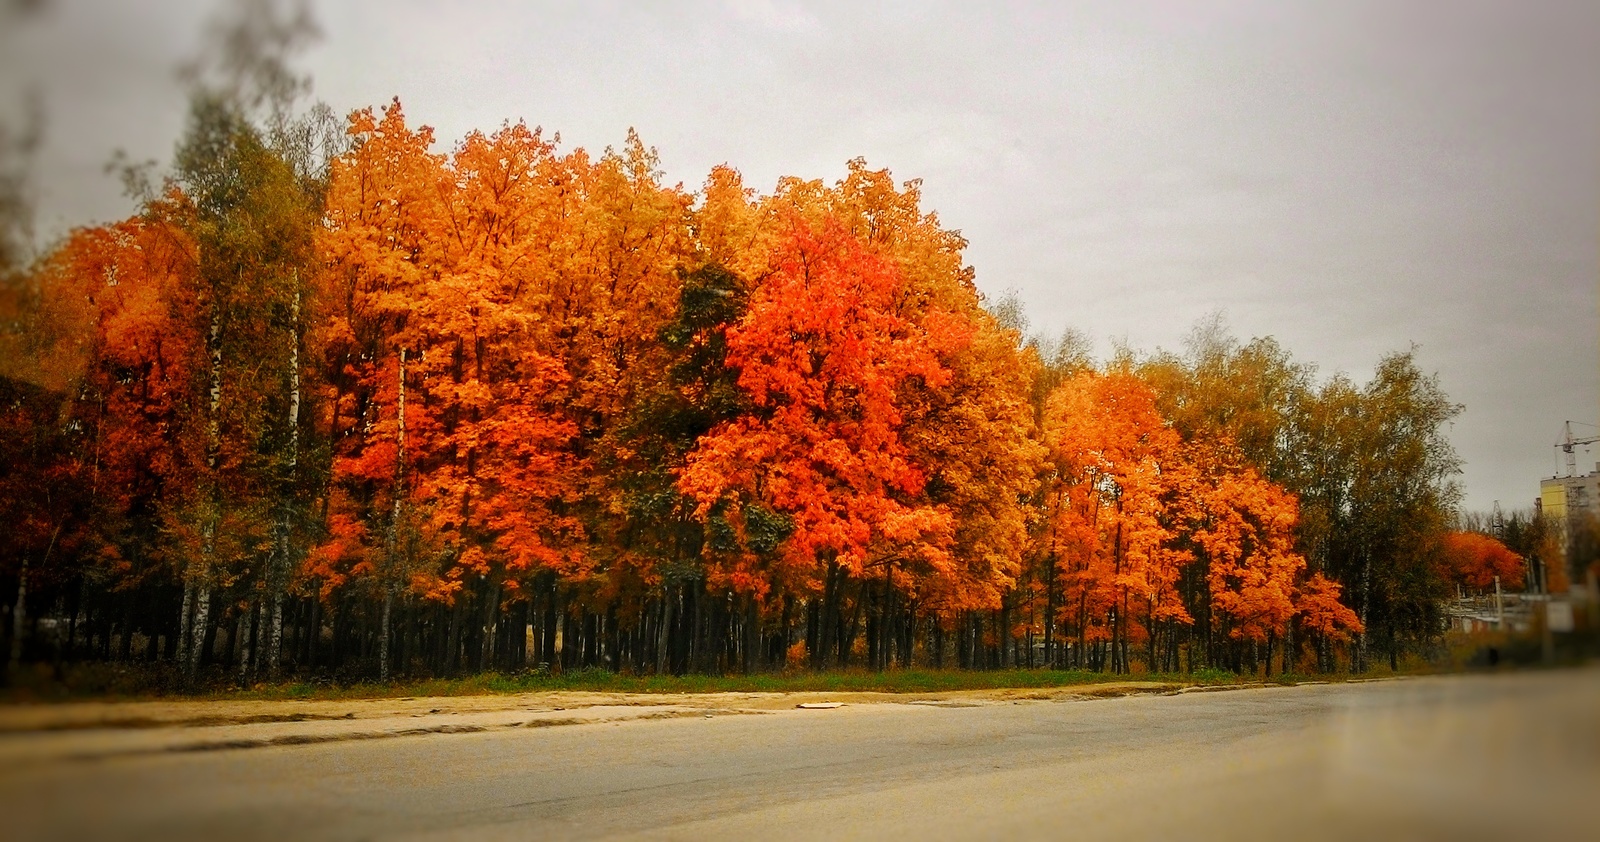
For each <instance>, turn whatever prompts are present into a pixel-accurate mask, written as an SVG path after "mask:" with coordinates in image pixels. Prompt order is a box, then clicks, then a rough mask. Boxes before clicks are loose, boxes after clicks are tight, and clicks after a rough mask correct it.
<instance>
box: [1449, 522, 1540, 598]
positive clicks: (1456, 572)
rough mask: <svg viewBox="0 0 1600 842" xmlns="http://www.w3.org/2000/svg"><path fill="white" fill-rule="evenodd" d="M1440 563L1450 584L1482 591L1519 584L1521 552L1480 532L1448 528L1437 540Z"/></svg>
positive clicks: (1521, 562)
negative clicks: (1518, 552) (1449, 530)
mask: <svg viewBox="0 0 1600 842" xmlns="http://www.w3.org/2000/svg"><path fill="white" fill-rule="evenodd" d="M1439 563H1440V565H1441V566H1442V568H1443V570H1442V572H1443V573H1444V575H1445V577H1446V578H1447V579H1448V580H1449V581H1450V582H1451V584H1454V585H1457V586H1459V587H1462V588H1465V589H1467V590H1469V591H1474V592H1482V591H1486V590H1491V589H1493V588H1495V587H1496V586H1499V587H1503V588H1507V589H1510V588H1513V587H1517V586H1519V585H1520V582H1521V580H1522V576H1523V571H1524V568H1525V566H1526V563H1525V562H1524V560H1523V558H1522V556H1519V555H1517V554H1516V553H1514V552H1512V551H1511V550H1510V549H1508V548H1507V547H1506V545H1505V544H1502V543H1501V542H1499V541H1497V540H1495V539H1494V538H1492V537H1490V536H1488V535H1484V534H1483V533H1481V532H1449V533H1446V534H1445V536H1444V538H1443V539H1442V540H1441V541H1440V547H1439Z"/></svg>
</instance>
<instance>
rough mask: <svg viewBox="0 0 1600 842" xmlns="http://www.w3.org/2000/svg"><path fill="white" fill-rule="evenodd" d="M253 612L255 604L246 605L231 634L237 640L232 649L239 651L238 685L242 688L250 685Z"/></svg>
mask: <svg viewBox="0 0 1600 842" xmlns="http://www.w3.org/2000/svg"><path fill="white" fill-rule="evenodd" d="M254 612H255V604H254V603H253V602H251V603H246V604H245V607H244V610H243V611H240V612H239V622H238V624H237V627H236V628H235V629H234V632H233V634H234V636H235V637H236V638H237V640H238V642H237V643H236V644H234V648H235V649H237V650H239V685H240V686H242V687H247V686H249V684H250V649H251V647H250V637H251V635H250V632H251V630H252V628H253V627H254V625H255V624H254V623H252V622H250V619H251V618H250V615H251V614H253V613H254Z"/></svg>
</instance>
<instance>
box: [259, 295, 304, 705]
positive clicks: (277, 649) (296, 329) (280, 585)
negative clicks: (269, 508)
mask: <svg viewBox="0 0 1600 842" xmlns="http://www.w3.org/2000/svg"><path fill="white" fill-rule="evenodd" d="M290 314H291V317H292V319H293V321H292V322H291V326H290V329H289V418H288V423H289V466H288V476H289V483H288V488H287V489H285V495H286V496H287V495H289V494H293V493H294V479H295V471H296V469H297V468H298V467H299V465H300V275H299V273H298V272H296V273H295V275H294V304H293V307H292V308H291V310H290ZM280 504H281V505H282V507H283V512H282V519H281V520H280V522H279V524H278V546H277V547H276V548H275V549H274V553H273V560H272V565H271V567H270V568H269V569H268V575H269V577H270V578H269V579H268V581H267V589H268V593H269V595H270V596H271V597H272V613H271V617H270V618H269V629H268V632H267V671H268V673H269V674H270V675H271V676H272V677H273V678H277V677H278V675H279V673H280V664H281V663H282V661H281V658H282V653H283V594H284V591H286V590H287V589H288V585H289V565H290V562H291V560H292V559H291V557H290V546H289V535H290V530H291V526H292V524H291V523H290V516H291V514H292V512H293V510H294V509H293V506H292V505H291V502H290V501H289V500H288V499H285V500H282V501H280Z"/></svg>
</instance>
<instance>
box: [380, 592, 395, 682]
mask: <svg viewBox="0 0 1600 842" xmlns="http://www.w3.org/2000/svg"><path fill="white" fill-rule="evenodd" d="M393 612H394V590H393V589H391V588H384V590H383V618H382V619H381V620H380V621H379V623H378V681H379V682H381V683H384V684H387V683H388V682H389V618H390V615H391V614H392V613H393Z"/></svg>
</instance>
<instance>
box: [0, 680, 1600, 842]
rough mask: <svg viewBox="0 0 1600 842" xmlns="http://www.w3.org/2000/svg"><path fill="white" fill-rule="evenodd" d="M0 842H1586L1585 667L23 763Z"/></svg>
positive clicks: (1594, 805)
mask: <svg viewBox="0 0 1600 842" xmlns="http://www.w3.org/2000/svg"><path fill="white" fill-rule="evenodd" d="M4 739H7V738H6V737H0V740H4ZM0 838H8V839H30V840H31V839H160V840H184V839H224V838H226V839H238V840H246V839H263V840H266V839H271V840H284V839H296V840H317V839H408V840H411V839H416V840H424V839H426V840H434V839H519V840H520V839H611V838H637V839H684V840H705V839H851V838H857V839H918V840H923V839H929V840H937V839H952V840H956V839H1067V838H1070V839H1075V840H1076V839H1125V838H1135V839H1146V838H1184V839H1208V838H1214V839H1288V838H1294V839H1351V838H1363V839H1449V840H1472V839H1545V838H1548V839H1600V668H1596V667H1589V668H1585V669H1582V670H1570V671H1563V672H1528V673H1520V674H1507V675H1471V676H1452V677H1440V678H1422V679H1412V680H1400V681H1384V682H1370V683H1352V684H1326V685H1302V686H1298V687H1284V688H1278V687H1268V688H1258V689H1245V690H1231V691H1226V692H1208V693H1185V694H1181V695H1144V696H1130V697H1124V698H1115V699H1101V700H1094V701H1008V702H1004V703H996V702H992V701H991V702H985V703H967V702H960V701H949V700H945V701H940V702H935V703H928V704H868V705H856V704H852V705H846V706H844V707H840V708H837V709H831V710H784V711H776V712H765V713H748V714H744V715H717V714H712V715H709V716H705V715H700V714H694V715H692V716H675V717H672V718H661V719H651V720H639V719H635V720H630V721H620V722H605V721H600V722H588V723H579V724H566V725H562V726H560V727H540V728H527V727H519V728H504V729H499V730H494V731H486V732H481V733H445V734H422V735H416V736H407V737H398V738H393V739H383V740H375V739H365V740H352V741H334V742H324V743H318V744H312V745H293V746H272V747H263V748H249V749H231V750H230V749H224V750H208V751H182V752H171V751H163V752H154V753H147V754H135V755H128V756H121V757H109V758H100V759H48V758H46V759H36V760H32V761H23V760H16V761H13V762H11V763H9V764H8V768H5V769H3V770H0Z"/></svg>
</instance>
